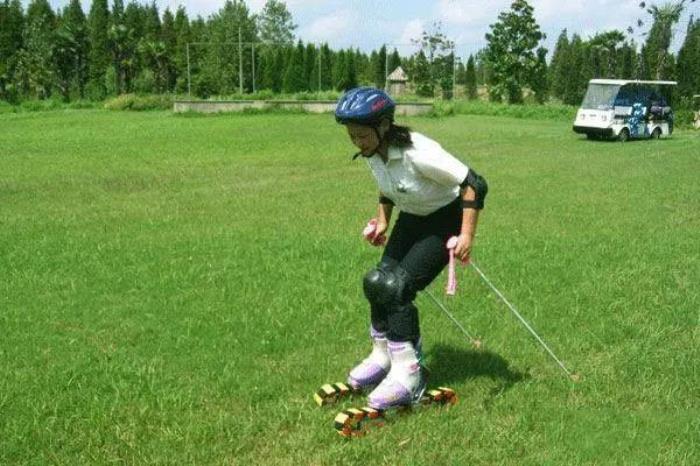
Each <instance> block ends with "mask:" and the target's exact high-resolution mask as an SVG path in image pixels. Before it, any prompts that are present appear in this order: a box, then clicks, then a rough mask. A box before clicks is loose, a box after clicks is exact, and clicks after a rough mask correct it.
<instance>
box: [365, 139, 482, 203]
mask: <svg viewBox="0 0 700 466" xmlns="http://www.w3.org/2000/svg"><path fill="white" fill-rule="evenodd" d="M411 140H412V141H413V144H412V145H411V146H408V147H404V148H399V147H389V152H388V161H387V163H386V164H385V163H384V161H383V160H382V158H381V156H380V155H379V154H375V155H373V156H372V157H370V158H368V159H367V163H368V164H369V167H370V168H371V169H372V174H374V177H375V178H376V179H377V184H378V185H379V191H380V192H381V193H382V194H383V195H385V196H386V197H388V198H389V199H391V200H392V201H394V204H396V207H397V208H399V209H400V210H401V211H402V212H407V213H409V214H414V215H428V214H431V213H433V212H435V211H436V210H438V209H440V208H441V207H444V206H446V205H447V204H449V203H450V202H452V201H454V200H455V198H456V197H457V196H459V192H460V184H461V183H462V182H463V181H464V179H465V178H466V177H467V173H469V167H467V166H466V165H465V164H464V163H462V162H461V161H459V160H458V159H457V158H456V157H454V156H453V155H452V154H450V153H449V152H447V151H446V150H445V149H443V148H442V146H440V144H438V143H437V142H435V141H433V140H432V139H430V138H428V137H426V136H423V135H422V134H420V133H415V132H411Z"/></svg>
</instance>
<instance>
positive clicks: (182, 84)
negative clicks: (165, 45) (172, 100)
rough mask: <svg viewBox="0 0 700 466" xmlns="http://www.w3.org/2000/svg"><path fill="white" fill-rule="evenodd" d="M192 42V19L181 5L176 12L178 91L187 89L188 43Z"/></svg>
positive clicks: (175, 64)
mask: <svg viewBox="0 0 700 466" xmlns="http://www.w3.org/2000/svg"><path fill="white" fill-rule="evenodd" d="M190 42H192V36H191V31H190V20H189V18H188V17H187V11H186V10H185V7H183V6H182V5H180V6H179V7H178V8H177V11H176V12H175V52H174V54H175V55H174V57H173V65H174V67H175V73H176V76H177V80H176V90H177V92H185V91H187V51H188V45H187V44H189V43H190Z"/></svg>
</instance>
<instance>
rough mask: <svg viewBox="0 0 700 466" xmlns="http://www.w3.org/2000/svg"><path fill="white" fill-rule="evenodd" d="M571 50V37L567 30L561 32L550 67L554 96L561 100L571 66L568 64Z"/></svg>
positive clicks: (551, 86) (551, 87)
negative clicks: (569, 50) (567, 59)
mask: <svg viewBox="0 0 700 466" xmlns="http://www.w3.org/2000/svg"><path fill="white" fill-rule="evenodd" d="M568 49H569V37H568V32H567V30H566V29H563V30H562V31H561V34H559V38H558V39H557V43H556V45H555V46H554V52H552V61H551V63H550V66H549V83H550V90H551V93H552V95H553V96H555V97H557V98H559V99H561V98H562V97H563V96H564V91H565V89H566V85H567V82H566V80H567V72H568V67H569V64H568V63H567V62H566V58H567V53H568Z"/></svg>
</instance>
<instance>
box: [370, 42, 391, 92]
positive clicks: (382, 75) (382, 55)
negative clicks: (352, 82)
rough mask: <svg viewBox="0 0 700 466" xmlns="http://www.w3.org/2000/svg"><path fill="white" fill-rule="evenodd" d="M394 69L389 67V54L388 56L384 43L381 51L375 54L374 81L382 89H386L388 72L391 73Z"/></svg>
mask: <svg viewBox="0 0 700 466" xmlns="http://www.w3.org/2000/svg"><path fill="white" fill-rule="evenodd" d="M392 71H394V70H393V69H387V56H386V46H385V45H382V47H381V48H380V49H379V52H377V53H376V54H375V57H374V60H373V73H372V74H373V77H374V79H373V81H374V85H375V86H376V87H378V88H380V89H384V86H386V76H387V73H391V72H392Z"/></svg>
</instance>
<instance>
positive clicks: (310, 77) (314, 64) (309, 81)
mask: <svg viewBox="0 0 700 466" xmlns="http://www.w3.org/2000/svg"><path fill="white" fill-rule="evenodd" d="M304 81H305V82H306V85H305V88H304V90H306V91H313V90H318V55H317V53H316V45H315V44H312V43H308V44H306V50H304Z"/></svg>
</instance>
